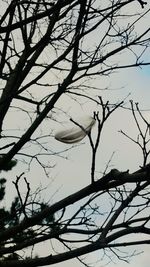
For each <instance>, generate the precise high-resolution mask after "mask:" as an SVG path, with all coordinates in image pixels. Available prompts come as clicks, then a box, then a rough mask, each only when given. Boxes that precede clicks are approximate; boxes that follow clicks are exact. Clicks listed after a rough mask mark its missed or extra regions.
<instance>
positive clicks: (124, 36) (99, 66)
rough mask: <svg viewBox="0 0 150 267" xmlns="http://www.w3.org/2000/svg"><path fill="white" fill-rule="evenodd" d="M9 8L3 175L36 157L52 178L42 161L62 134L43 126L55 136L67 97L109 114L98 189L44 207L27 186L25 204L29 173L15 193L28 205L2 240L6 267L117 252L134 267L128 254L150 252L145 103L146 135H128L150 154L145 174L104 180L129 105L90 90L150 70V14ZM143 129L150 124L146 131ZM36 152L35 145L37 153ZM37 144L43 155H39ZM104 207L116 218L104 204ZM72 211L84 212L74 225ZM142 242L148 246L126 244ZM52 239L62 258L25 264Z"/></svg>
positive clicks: (140, 6)
mask: <svg viewBox="0 0 150 267" xmlns="http://www.w3.org/2000/svg"><path fill="white" fill-rule="evenodd" d="M2 4H3V5H2V7H1V12H2V15H1V17H0V25H1V27H0V34H1V36H0V47H1V50H0V53H1V64H0V77H1V99H0V132H1V136H0V137H1V147H0V150H1V158H0V169H1V170H9V169H11V168H12V166H13V164H15V163H14V161H13V160H16V159H17V160H18V159H19V158H21V159H22V158H23V159H24V158H28V163H29V164H30V163H31V162H32V161H33V159H35V160H36V161H37V162H38V163H39V164H40V165H41V167H42V168H43V169H44V170H45V172H46V170H47V168H48V167H51V166H48V163H47V162H43V161H42V160H41V156H44V158H45V156H46V155H47V156H49V157H50V155H53V154H54V153H55V151H52V150H51V143H50V141H48V142H46V145H45V144H44V142H43V140H47V137H49V136H50V135H51V134H52V133H51V130H49V131H47V130H46V129H45V127H42V125H43V123H44V122H45V121H46V123H47V125H48V128H49V129H51V123H52V120H53V119H54V118H55V116H54V114H55V112H56V111H57V103H58V100H59V99H60V98H61V97H62V96H63V95H67V96H69V97H72V96H73V97H76V99H80V98H87V99H88V100H91V101H94V102H96V103H97V105H98V106H99V113H94V118H95V120H96V124H97V136H96V139H95V140H93V138H92V136H91V132H88V138H89V142H90V145H91V151H92V163H91V183H90V184H89V185H87V186H86V187H85V188H83V189H81V190H80V191H78V192H75V193H74V194H72V195H69V196H68V197H66V198H64V199H62V200H61V201H58V202H56V203H54V204H53V205H51V206H50V205H47V204H44V203H40V202H39V203H37V201H35V198H34V197H33V195H32V194H31V189H30V184H29V183H28V181H27V180H26V179H25V183H26V186H27V193H26V196H25V197H24V198H23V196H22V195H21V193H20V188H19V181H20V180H21V179H22V178H23V174H21V175H20V176H19V177H17V179H16V182H15V183H14V184H15V187H16V191H17V194H18V196H17V199H16V202H15V204H14V203H13V204H14V206H13V205H12V207H15V208H14V209H12V210H11V212H9V213H5V214H4V217H3V221H4V222H5V223H4V225H3V228H2V230H1V232H0V255H1V261H0V266H2V267H3V266H7V267H9V266H11V267H13V266H44V265H51V264H54V263H59V262H62V261H66V260H68V259H72V258H75V257H76V258H78V260H79V261H81V262H82V263H83V264H86V263H84V261H83V260H82V257H81V256H82V255H85V254H87V253H90V252H93V251H96V250H100V249H101V250H103V251H104V254H105V255H106V256H107V251H110V252H111V253H112V254H114V255H116V256H117V257H118V258H119V259H124V260H127V258H126V257H123V256H122V254H121V253H120V251H119V248H120V247H123V246H133V245H141V244H149V243H150V239H149V234H150V228H149V220H150V216H149V212H148V210H149V183H150V182H149V175H150V167H149V164H147V161H148V156H149V148H148V145H149V124H148V122H147V121H146V119H145V118H144V116H143V114H142V113H141V111H140V109H139V107H138V104H136V105H135V106H134V103H133V102H131V111H132V114H133V118H134V120H135V122H136V125H137V129H138V131H139V134H138V137H137V139H136V140H134V138H132V137H130V136H129V135H128V133H125V132H124V131H122V134H123V135H125V136H126V137H128V138H129V139H130V140H132V141H133V142H134V143H136V144H137V145H138V146H139V147H140V148H141V151H142V153H143V163H142V166H141V168H140V169H139V170H137V171H136V172H134V173H132V174H130V173H129V171H125V172H120V171H118V170H117V169H112V170H111V171H109V172H108V171H107V168H106V171H105V173H103V174H102V175H101V177H99V178H98V180H96V179H95V170H96V156H97V149H98V146H99V143H100V140H101V132H102V129H103V126H104V125H105V122H106V121H107V120H108V119H109V117H110V116H111V114H112V113H114V112H117V109H118V108H121V107H123V105H124V103H123V102H120V103H116V104H113V105H111V104H109V103H108V102H106V103H105V102H104V101H103V99H102V97H101V96H99V97H95V96H94V89H100V88H94V86H90V85H89V84H90V81H91V80H92V79H96V78H97V77H102V76H104V75H106V76H107V75H111V73H112V72H113V71H115V70H119V69H124V68H133V67H139V66H144V65H148V64H150V62H146V61H144V55H145V53H146V51H147V49H148V48H149V45H150V35H149V32H150V28H149V25H147V26H145V25H144V27H143V28H142V30H141V27H140V29H139V25H141V23H142V21H143V18H144V17H145V16H147V14H148V13H149V7H147V6H148V5H146V2H144V1H142V0H109V1H98V0H83V1H82V0H57V1H50V0H47V1H46V0H36V1H32V0H29V1H21V0H12V1H3V3H2ZM135 10H137V11H136V12H135ZM138 29H139V30H138ZM137 47H138V48H139V49H136V48H137ZM123 52H124V53H127V54H129V55H130V62H128V64H126V63H125V64H124V63H123V62H122V63H120V62H121V55H122V53H123ZM112 62H113V63H112ZM96 94H97V93H96ZM14 111H15V112H14ZM17 112H19V114H21V116H22V118H23V119H24V118H25V123H24V121H23V119H22V122H21V123H20V125H19V129H17V130H16V129H15V128H16V116H17V115H16V114H17ZM12 114H14V116H13V117H11V120H12V124H13V126H12V128H11V129H9V131H8V129H7V127H8V126H7V125H8V123H7V117H9V116H12ZM137 114H138V116H139V117H140V120H139V119H138V118H137ZM27 118H28V123H26V119H27ZM140 121H142V123H144V125H145V129H144V132H143V128H142V127H141V125H140ZM74 124H77V122H75V121H74ZM78 126H79V127H82V125H78ZM83 130H84V129H83ZM14 133H15V134H14ZM26 145H30V146H31V150H30V151H29V150H28V147H26ZM34 145H36V147H37V148H38V152H36V153H35V154H34V155H33V153H31V151H32V147H33V146H34ZM23 149H24V150H23ZM9 164H10V165H9ZM1 187H2V189H3V183H2V186H1ZM2 191H4V190H2ZM2 193H3V192H2ZM104 200H105V201H106V200H107V211H104V209H103V207H102V206H101V204H100V203H102V202H103V201H104ZM80 201H81V202H80ZM78 203H80V207H79V205H78ZM81 203H82V204H81ZM70 205H74V209H73V212H72V214H71V215H70V216H69V218H68V213H69V208H70ZM143 214H146V215H143ZM12 222H13V223H12ZM135 233H137V234H138V233H143V234H145V235H147V237H146V238H145V239H144V238H142V239H141V238H138V237H137V239H136V240H134V241H131V240H128V239H126V241H123V240H124V239H125V237H126V236H128V235H132V234H135ZM123 238H124V239H123ZM47 240H52V242H53V240H55V242H57V243H58V244H59V246H58V250H59V247H60V250H59V251H58V252H57V253H55V251H53V245H52V246H51V248H50V249H49V251H48V256H47V257H42V255H39V257H30V258H21V257H20V256H19V251H21V250H23V249H29V248H32V247H36V245H37V244H39V243H42V242H43V241H45V242H46V241H47ZM62 248H63V249H64V252H62ZM8 255H9V256H8Z"/></svg>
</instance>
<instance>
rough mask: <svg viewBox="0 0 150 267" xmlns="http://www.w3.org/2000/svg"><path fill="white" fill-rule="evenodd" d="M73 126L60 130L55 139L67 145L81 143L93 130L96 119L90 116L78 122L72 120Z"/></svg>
mask: <svg viewBox="0 0 150 267" xmlns="http://www.w3.org/2000/svg"><path fill="white" fill-rule="evenodd" d="M71 121H72V124H74V125H72V126H70V127H68V128H67V129H65V130H60V131H58V132H57V133H56V134H55V139H56V140H58V141H60V142H63V143H66V144H73V143H77V142H79V141H81V140H82V139H83V138H84V137H85V136H86V135H87V134H88V133H89V132H90V130H91V129H92V127H93V126H94V124H95V119H94V118H92V117H90V116H85V117H83V118H82V119H80V120H78V121H74V120H72V119H71Z"/></svg>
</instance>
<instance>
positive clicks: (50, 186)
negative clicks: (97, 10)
mask: <svg viewBox="0 0 150 267" xmlns="http://www.w3.org/2000/svg"><path fill="white" fill-rule="evenodd" d="M143 27H144V25H143ZM139 29H140V28H139ZM147 57H149V59H150V56H149V54H148V53H147ZM122 59H123V60H127V58H126V55H125V56H124V58H122ZM147 59H148V58H147ZM106 83H107V85H106ZM95 85H96V86H99V88H104V87H106V86H109V88H110V89H111V90H107V91H101V90H100V91H99V92H98V94H99V95H102V96H103V97H104V99H105V100H109V101H110V102H111V103H115V102H117V101H118V100H122V99H124V98H126V97H127V96H128V95H129V94H130V95H129V96H128V97H127V99H126V104H127V106H128V107H129V100H130V99H133V100H134V101H135V102H139V106H140V107H141V108H142V109H143V110H144V111H143V114H144V115H145V116H146V118H148V119H149V118H150V89H149V85H150V67H149V66H147V67H143V68H141V69H140V68H138V69H129V70H127V69H126V70H122V71H120V72H118V73H116V74H113V75H111V76H110V77H108V78H107V81H106V79H104V80H100V79H98V80H96V81H95ZM59 106H60V107H61V106H63V107H64V106H65V107H66V110H68V115H69V116H72V117H78V116H81V115H82V116H83V115H87V114H88V115H92V113H93V111H94V110H98V108H97V106H95V105H93V104H91V103H90V102H85V103H84V105H82V107H81V106H80V105H78V104H77V103H76V104H75V105H74V106H72V103H71V102H70V100H69V98H62V99H61V100H60V102H59ZM21 120H22V118H21ZM67 120H68V117H67V116H66V122H67ZM9 125H10V127H11V119H10V118H9ZM59 126H60V125H57V124H54V129H55V130H57V129H58V128H59ZM120 129H122V130H124V131H126V132H129V133H130V134H131V135H133V136H136V127H135V124H134V121H133V118H132V115H131V113H130V112H129V111H128V110H122V109H119V110H118V111H116V113H114V115H113V116H112V117H111V118H110V119H109V121H108V123H107V124H106V127H105V128H104V133H103V141H102V143H101V146H100V150H99V155H98V158H99V159H100V162H99V166H97V172H99V173H100V172H102V171H103V170H104V168H105V166H106V164H107V162H108V160H109V158H110V156H111V155H112V153H113V152H115V154H114V157H113V159H112V168H117V169H119V170H120V171H121V170H123V171H125V170H127V169H129V170H130V171H131V172H132V171H135V170H136V169H138V168H139V165H140V164H141V159H142V157H141V153H140V152H139V150H138V148H137V147H136V146H135V145H134V144H133V143H132V142H130V141H129V140H127V139H125V137H124V136H122V135H121V134H120V133H119V132H118V131H119V130H120ZM82 143H83V144H82V145H81V146H77V147H75V148H73V149H72V150H71V151H70V152H67V153H65V155H67V156H68V160H66V159H64V158H57V159H56V158H55V160H56V162H57V165H56V167H55V168H54V169H53V170H52V171H51V174H50V178H49V179H48V178H46V177H44V175H43V172H42V171H40V169H39V168H38V167H37V166H36V167H35V168H34V169H33V170H32V172H30V173H29V174H28V173H27V174H26V177H27V178H28V180H29V182H30V183H31V187H32V188H33V190H34V188H36V187H37V185H42V186H43V188H44V187H45V186H47V190H46V193H44V194H46V195H47V199H50V198H51V195H53V194H54V196H53V198H52V201H56V200H58V199H61V198H63V197H65V196H67V195H69V194H70V193H73V192H75V191H76V190H78V189H80V188H82V187H83V186H86V185H87V184H89V183H90V162H91V161H90V160H91V154H90V146H89V142H88V139H87V138H85V139H84V140H83V141H82ZM52 145H53V148H55V147H56V148H57V149H58V150H63V149H66V148H68V145H65V144H61V143H60V142H57V141H56V140H54V139H53V142H52ZM23 170H24V165H23V164H21V163H20V165H19V168H18V166H17V168H15V169H14V170H13V171H12V172H11V173H10V174H8V177H10V179H9V180H8V186H7V195H8V194H9V196H10V199H12V196H13V195H15V189H13V187H12V186H11V188H12V190H11V192H10V190H9V186H10V184H11V185H12V180H14V179H15V176H16V172H17V174H18V175H19V174H20V173H21V171H23ZM43 177H44V178H43ZM97 177H98V174H97ZM6 202H7V201H6ZM42 248H43V251H44V252H45V253H47V252H46V248H45V246H44V244H43V246H42V247H40V250H41V249H42ZM134 249H137V252H140V251H144V252H143V253H142V254H140V255H138V256H136V257H133V258H132V259H131V262H130V264H131V265H132V267H141V266H142V267H149V264H150V263H149V262H150V260H149V259H150V256H149V246H143V247H142V248H141V247H137V248H130V250H131V251H132V252H133V251H134ZM99 253H100V252H99V251H98V252H96V253H93V254H90V257H88V260H89V261H91V263H93V262H95V264H94V267H101V266H104V264H105V263H106V262H100V261H98V262H97V260H98V259H99ZM53 266H57V267H64V266H65V267H70V266H75V267H80V266H82V265H81V263H80V262H79V261H78V260H76V259H75V260H71V261H67V262H63V263H60V264H57V265H53ZM108 266H109V267H114V266H115V267H126V266H128V264H127V263H124V262H122V261H119V260H117V259H114V263H112V262H110V263H109V265H108Z"/></svg>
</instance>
